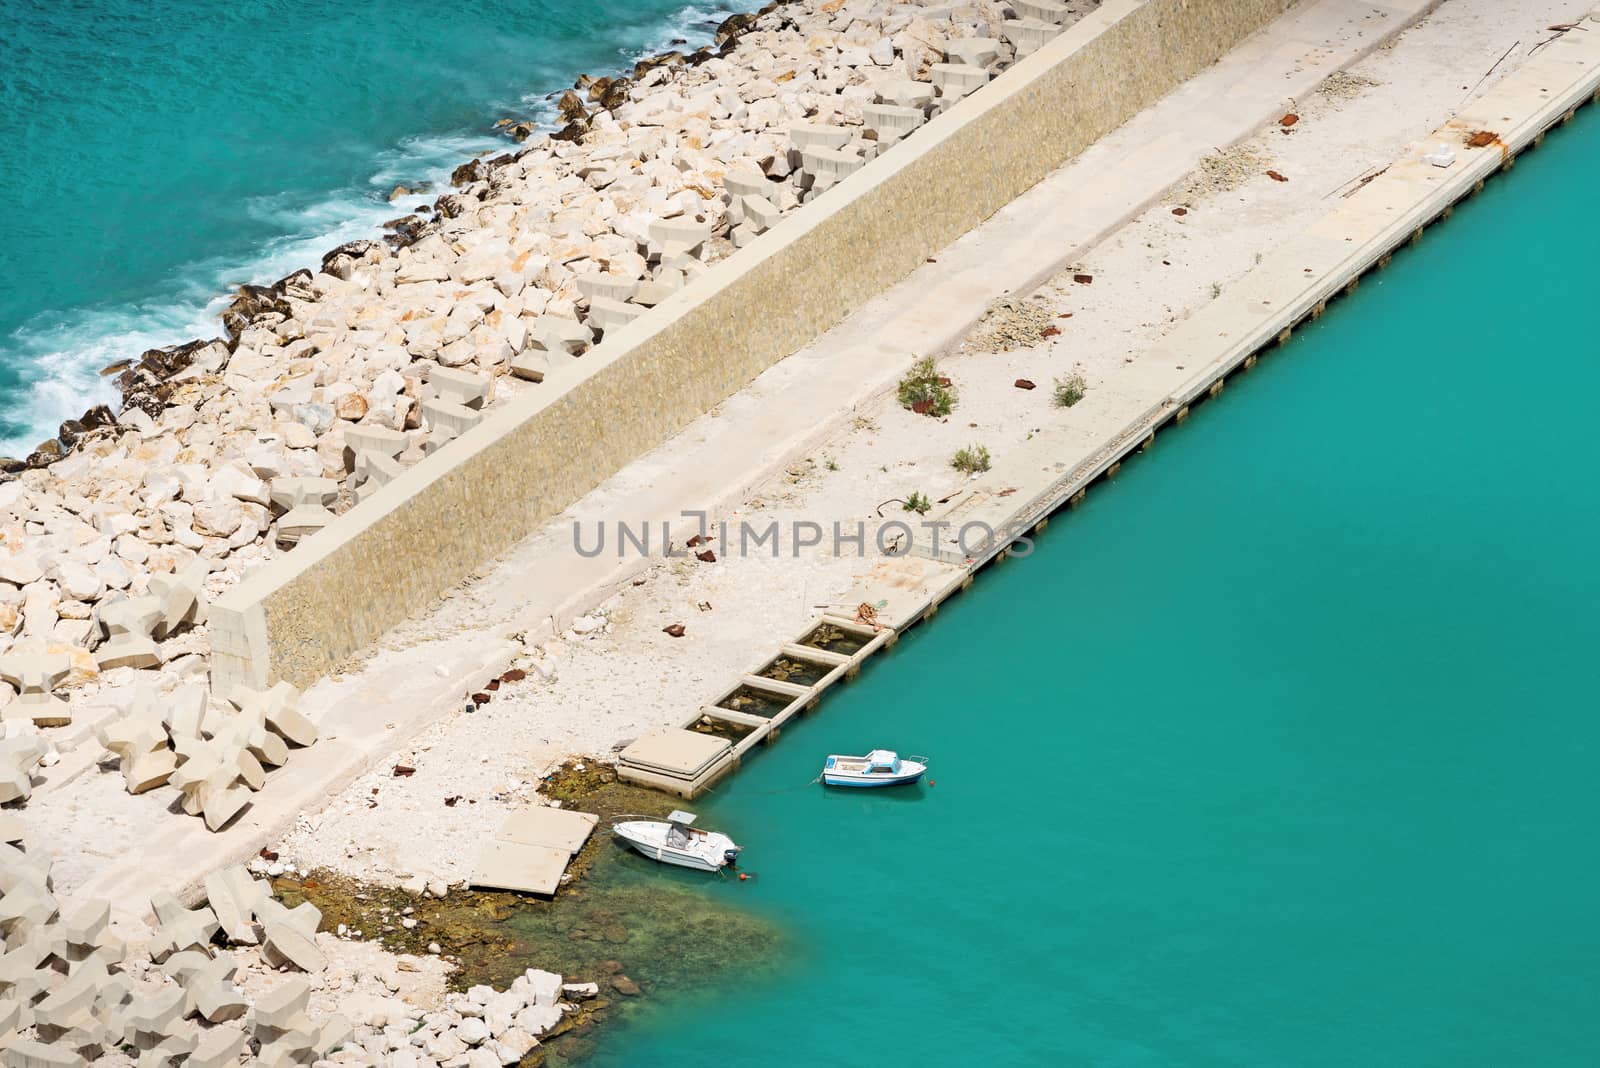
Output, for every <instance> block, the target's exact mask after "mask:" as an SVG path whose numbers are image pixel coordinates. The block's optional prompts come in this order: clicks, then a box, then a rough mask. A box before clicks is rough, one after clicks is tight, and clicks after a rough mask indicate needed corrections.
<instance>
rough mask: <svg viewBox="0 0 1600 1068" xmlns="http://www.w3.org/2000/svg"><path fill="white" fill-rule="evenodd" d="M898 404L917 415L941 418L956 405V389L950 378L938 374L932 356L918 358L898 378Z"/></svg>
mask: <svg viewBox="0 0 1600 1068" xmlns="http://www.w3.org/2000/svg"><path fill="white" fill-rule="evenodd" d="M897 395H898V397H899V398H900V405H901V407H904V408H910V409H911V410H912V411H914V412H916V413H917V414H918V415H931V416H933V417H935V418H943V417H944V416H947V415H949V414H950V411H951V409H952V408H954V407H955V406H956V390H955V387H954V386H952V385H951V384H950V380H949V379H948V378H945V377H944V376H943V375H941V374H939V368H938V365H937V364H935V363H934V359H933V357H932V356H924V357H923V358H922V359H920V360H918V361H917V362H916V363H915V364H914V365H912V368H911V370H910V371H908V372H907V373H906V376H905V377H904V378H902V379H901V380H900V389H899V391H898V394H897Z"/></svg>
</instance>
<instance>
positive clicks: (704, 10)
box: [0, 0, 729, 455]
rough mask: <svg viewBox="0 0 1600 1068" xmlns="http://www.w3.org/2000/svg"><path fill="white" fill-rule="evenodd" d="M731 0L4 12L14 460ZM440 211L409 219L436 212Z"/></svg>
mask: <svg viewBox="0 0 1600 1068" xmlns="http://www.w3.org/2000/svg"><path fill="white" fill-rule="evenodd" d="M723 7H724V5H722V4H719V3H716V2H714V0H693V2H691V3H688V4H686V3H685V0H566V2H556V0H457V2H454V3H449V4H441V3H436V2H422V0H371V2H364V3H346V2H340V0H293V2H290V0H259V2H255V3H249V4H197V3H191V2H188V0H0V185H3V186H4V188H5V190H6V235H5V240H4V241H0V279H3V281H4V284H3V285H0V453H4V452H10V453H12V454H16V453H18V452H22V453H23V454H24V455H25V454H26V450H28V449H30V448H31V447H32V446H33V445H35V444H37V442H38V441H39V440H41V439H42V438H43V437H46V436H52V435H53V434H54V433H55V429H56V427H57V425H58V424H59V423H60V421H61V420H62V419H64V418H68V417H72V416H76V415H78V414H80V413H81V412H82V411H83V409H84V408H85V407H86V406H87V405H88V404H89V403H91V402H93V401H97V400H104V399H109V398H110V397H111V396H112V392H111V390H110V389H109V388H108V387H107V386H106V384H104V383H102V382H100V381H99V380H98V379H97V376H96V374H95V372H96V371H97V370H98V369H99V368H100V367H102V366H104V365H105V364H108V363H110V362H112V361H114V360H116V359H120V358H123V357H128V356H137V355H138V354H139V353H140V352H141V351H143V350H144V349H146V348H149V347H151V346H154V345H159V344H170V343H173V342H178V341H184V340H188V339H189V338H191V337H197V336H207V337H209V336H214V335H216V334H217V333H219V332H220V328H219V326H218V324H217V321H216V317H215V312H216V310H217V309H216V308H215V307H209V308H208V305H211V304H212V303H213V301H214V299H215V298H216V297H217V296H218V294H219V293H220V292H221V290H222V289H223V288H224V287H226V286H228V285H233V284H237V283H239V282H246V281H272V280H274V279H276V278H279V277H281V276H282V275H284V274H286V273H288V272H289V271H291V270H293V269H295V268H297V267H301V266H305V265H308V264H313V265H314V264H315V262H316V261H317V259H318V258H320V256H321V254H322V252H324V251H326V250H327V249H329V248H331V247H333V246H334V245H335V244H338V243H339V242H341V241H345V240H349V239H351V238H354V237H358V236H370V235H371V234H372V233H373V228H374V227H375V226H376V225H377V224H378V223H380V222H382V221H383V220H385V219H390V218H394V217H395V216H397V215H401V214H404V211H402V210H400V209H401V207H402V206H403V205H405V204H409V203H412V202H413V198H408V199H407V200H406V201H403V202H402V204H401V205H390V204H388V203H387V202H386V201H385V200H384V199H382V196H381V194H387V193H388V191H389V190H391V189H392V188H393V187H394V186H395V185H396V184H397V183H406V184H410V185H414V184H415V183H416V181H417V180H419V179H432V180H434V181H435V182H437V181H439V180H440V179H441V178H447V177H448V175H449V172H450V169H451V168H453V167H454V166H456V165H457V164H459V163H461V162H463V161H464V160H465V159H466V158H467V157H468V156H469V155H470V154H471V153H473V152H476V151H482V150H485V149H494V150H496V151H504V150H505V149H506V148H507V146H508V145H509V144H510V143H509V142H507V141H504V140H502V139H499V138H495V137H491V136H488V135H487V133H486V131H488V129H489V128H490V126H491V125H492V123H493V122H494V120H496V119H498V118H500V117H503V116H506V115H514V116H517V117H526V116H528V115H529V114H530V113H531V112H533V113H537V112H538V111H539V110H540V109H541V108H542V106H543V104H544V96H545V95H546V94H548V93H549V92H551V91H552V90H557V89H560V88H562V87H564V86H565V85H568V84H570V83H571V81H572V79H573V78H574V77H576V76H577V75H578V74H579V73H583V72H591V73H606V72H609V71H612V70H615V69H616V68H618V67H619V66H622V65H625V64H627V63H629V62H631V59H632V58H633V57H635V56H637V55H639V54H641V53H644V52H650V51H657V50H660V49H664V48H666V47H668V46H669V45H670V44H671V43H672V42H673V41H674V40H687V41H688V42H690V43H691V44H693V45H699V44H702V43H704V42H705V41H707V40H709V38H710V34H711V31H712V30H713V29H714V28H715V25H716V23H717V22H718V21H720V20H721V19H722V18H725V17H726V16H727V14H728V13H729V12H728V11H727V10H724V9H723ZM433 196H434V194H429V195H427V196H425V197H417V198H414V200H417V201H420V200H428V201H431V200H432V199H433Z"/></svg>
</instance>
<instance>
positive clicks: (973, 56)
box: [944, 37, 1000, 68]
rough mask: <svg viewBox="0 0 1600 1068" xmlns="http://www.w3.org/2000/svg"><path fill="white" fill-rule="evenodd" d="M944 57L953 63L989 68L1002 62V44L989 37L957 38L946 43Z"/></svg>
mask: <svg viewBox="0 0 1600 1068" xmlns="http://www.w3.org/2000/svg"><path fill="white" fill-rule="evenodd" d="M944 55H945V58H946V59H947V60H949V61H950V62H951V63H965V64H966V65H967V66H969V67H984V68H987V67H989V66H990V65H992V64H994V63H998V62H999V61H1000V42H999V41H996V40H993V39H992V38H989V37H956V38H954V39H952V40H949V41H946V42H945V45H944Z"/></svg>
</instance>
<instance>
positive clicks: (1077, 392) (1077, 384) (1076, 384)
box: [1056, 375, 1089, 408]
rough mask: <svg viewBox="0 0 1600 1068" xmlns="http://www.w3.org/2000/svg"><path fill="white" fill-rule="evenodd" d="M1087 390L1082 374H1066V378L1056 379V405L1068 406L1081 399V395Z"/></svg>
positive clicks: (1058, 406) (1060, 406) (1059, 406)
mask: <svg viewBox="0 0 1600 1068" xmlns="http://www.w3.org/2000/svg"><path fill="white" fill-rule="evenodd" d="M1088 391H1089V387H1088V386H1087V385H1086V384H1085V383H1084V381H1083V376H1082V375H1068V376H1067V377H1066V378H1058V379H1056V407H1057V408H1070V407H1072V406H1073V405H1074V404H1077V403H1078V402H1079V401H1081V400H1083V395H1084V394H1085V393H1087V392H1088Z"/></svg>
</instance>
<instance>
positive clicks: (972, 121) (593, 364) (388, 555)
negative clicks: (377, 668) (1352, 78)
mask: <svg viewBox="0 0 1600 1068" xmlns="http://www.w3.org/2000/svg"><path fill="white" fill-rule="evenodd" d="M1292 2H1293V0H1112V2H1110V3H1107V4H1105V5H1104V6H1102V7H1101V8H1100V9H1099V10H1098V11H1097V12H1095V13H1093V14H1091V15H1089V16H1087V17H1085V18H1084V19H1083V20H1082V21H1081V22H1079V23H1077V24H1076V25H1074V26H1073V27H1072V28H1070V29H1069V30H1068V31H1067V32H1065V33H1063V34H1062V35H1061V36H1059V37H1058V38H1056V39H1055V40H1054V41H1051V42H1050V43H1049V44H1047V45H1045V46H1044V47H1043V48H1041V49H1040V50H1039V51H1037V52H1036V53H1034V54H1033V55H1031V56H1029V57H1028V58H1027V59H1025V60H1023V61H1022V62H1019V63H1018V64H1017V65H1016V66H1015V67H1013V68H1011V69H1010V70H1008V71H1007V72H1005V73H1004V74H1003V75H1002V76H1001V77H1000V78H998V79H997V80H996V81H995V82H993V83H992V84H990V85H988V86H986V87H984V88H983V89H982V90H981V91H979V92H977V93H976V94H974V95H973V96H971V97H969V98H967V99H965V100H963V101H961V102H960V103H958V104H956V105H955V106H954V107H952V108H951V109H950V110H948V111H947V112H945V113H944V114H942V115H940V116H939V117H937V118H936V119H934V120H933V121H932V122H930V123H929V124H928V125H927V126H926V127H924V128H923V129H922V130H920V131H918V133H917V134H916V136H914V137H913V138H912V139H911V140H909V141H908V142H906V143H905V144H904V145H902V146H899V147H898V148H896V149H895V150H894V151H892V152H890V153H888V154H886V155H884V156H882V157H880V158H878V159H877V160H875V161H873V162H872V163H871V164H869V165H868V166H866V167H864V168H863V169H862V170H861V171H859V172H858V173H856V174H855V175H853V176H851V177H849V178H847V179H845V180H844V181H843V182H841V183H840V184H839V185H838V186H837V187H835V188H834V189H833V190H831V191H830V193H829V194H828V195H827V196H825V197H823V198H821V199H819V200H817V201H815V202H813V203H809V204H807V205H806V206H805V207H804V208H802V209H801V210H800V211H798V212H796V213H794V215H793V216H792V217H790V218H787V219H786V220H785V221H784V222H783V223H781V224H780V225H779V226H777V227H776V228H775V229H773V230H772V231H770V232H769V233H768V234H766V235H764V236H763V237H762V238H760V239H758V240H757V241H755V242H754V243H753V244H751V245H749V246H748V247H746V248H744V249H742V250H740V251H739V252H738V253H736V254H735V255H733V256H731V257H730V258H728V259H727V260H724V261H723V262H721V263H719V264H717V265H716V266H715V267H713V268H712V269H711V270H710V271H708V272H707V273H706V274H705V275H704V276H702V277H701V278H700V279H698V280H697V281H695V282H693V283H691V284H690V285H688V286H687V287H685V288H684V289H683V290H682V291H680V292H679V293H678V294H676V295H674V296H673V297H672V298H670V299H668V300H667V301H665V302H663V303H662V304H661V305H659V306H658V307H657V308H656V309H655V310H654V311H652V312H650V313H649V314H646V315H643V316H641V317H640V318H639V319H637V320H635V321H634V322H633V323H631V324H629V325H627V326H624V327H620V328H618V329H616V330H614V331H611V332H610V333H609V334H608V335H607V337H606V339H605V341H604V342H603V343H602V344H601V345H600V346H598V347H597V348H595V349H594V350H592V351H591V352H589V353H588V354H586V355H585V356H584V358H583V360H582V361H581V373H580V374H578V375H576V376H575V377H574V378H573V380H572V381H571V384H570V386H569V387H568V388H567V389H566V390H565V391H564V392H561V393H543V392H540V393H534V394H528V395H526V396H525V397H521V398H518V399H517V401H516V402H515V403H513V404H511V405H509V406H507V407H505V408H503V409H500V410H498V411H496V412H494V413H493V414H492V415H490V417H489V418H487V419H485V420H484V422H483V423H481V424H480V425H478V426H477V427H475V428H473V429H472V430H470V431H468V432H467V433H466V434H464V435H463V436H462V437H461V438H459V439H458V440H456V441H455V442H453V443H452V444H451V445H450V446H449V447H448V448H445V449H442V450H440V451H439V452H437V453H435V454H434V455H432V456H430V457H429V458H427V459H426V460H424V461H423V462H421V463H420V464H418V465H417V466H416V467H413V468H411V469H409V470H408V471H406V472H405V473H404V475H403V476H401V477H399V478H397V479H396V480H395V481H393V482H392V483H390V484H389V485H387V486H385V487H383V488H382V489H381V490H379V491H378V492H377V493H376V494H374V495H373V496H372V497H370V498H369V499H367V500H366V501H364V502H362V503H361V504H360V505H359V506H358V507H356V508H354V509H352V510H351V511H350V512H349V513H347V514H346V515H344V516H343V517H341V518H340V519H339V520H338V521H337V522H336V523H334V524H332V525H330V526H329V527H327V528H326V529H324V530H323V531H321V532H320V533H319V534H317V535H316V536H315V537H313V538H311V539H309V540H307V541H306V542H305V543H304V544H302V545H301V546H300V547H299V548H298V549H296V550H295V551H294V552H293V553H291V554H289V555H288V556H286V557H283V558H280V559H278V560H276V561H274V562H272V563H270V564H268V565H267V566H265V567H262V568H261V569H259V570H258V571H256V572H254V573H253V574H251V575H249V576H248V577H247V578H246V579H245V580H244V581H243V582H241V583H240V584H239V585H238V586H236V587H235V588H234V589H232V590H231V591H229V592H228V593H227V594H226V595H224V596H223V597H222V598H221V599H219V600H218V601H217V602H216V603H215V604H214V605H213V606H212V610H211V617H210V630H211V640H212V646H213V653H212V675H213V683H214V685H215V686H216V687H217V688H218V690H219V692H224V693H226V692H228V691H229V689H231V688H232V687H233V686H235V685H237V684H239V683H247V684H251V685H263V684H266V683H269V682H271V681H276V680H279V679H285V680H288V681H290V682H293V683H295V684H296V685H301V686H304V685H308V684H310V683H311V682H314V681H315V680H316V679H318V678H320V677H321V676H323V675H324V674H326V673H327V672H328V671H329V670H330V669H331V668H333V667H334V666H335V665H336V664H338V663H339V662H340V661H341V660H343V659H344V658H345V657H347V656H349V655H350V654H352V653H354V652H356V651H358V650H360V649H361V648H363V647H365V646H366V645H368V644H370V643H371V642H372V641H374V640H375V639H377V638H378V637H379V636H380V635H382V634H383V633H384V632H385V631H387V630H388V629H389V628H390V627H392V626H393V625H395V624H396V623H398V622H399V621H401V620H402V619H404V618H405V617H407V616H409V615H411V614H413V613H415V612H417V611H418V610H420V609H421V608H423V607H424V606H426V605H427V604H428V603H429V602H430V601H431V600H432V599H433V598H435V597H437V596H439V595H440V594H442V593H443V592H444V591H446V590H447V589H449V588H450V587H451V586H453V585H455V584H457V583H459V582H460V581H462V580H463V579H465V578H466V577H468V576H469V575H470V574H471V573H472V572H473V570H474V569H475V568H476V567H478V566H479V565H481V564H482V563H483V562H485V561H486V560H489V559H491V558H493V557H494V556H496V555H498V554H499V553H501V552H503V551H505V550H506V549H507V548H509V547H510V546H511V545H512V544H514V543H515V542H516V541H518V540H520V539H521V538H522V537H524V536H526V535H527V534H529V533H531V532H532V531H533V530H535V529H536V528H537V526H538V525H539V524H540V523H542V522H545V521H547V520H548V519H550V518H551V517H553V516H555V515H556V514H558V513H559V512H560V511H561V510H562V509H564V508H565V507H567V506H568V505H570V504H571V503H572V502H573V501H575V500H577V499H578V498H580V497H581V496H583V494H585V493H587V492H588V491H589V490H591V489H593V488H594V487H595V486H597V485H599V484H600V483H601V482H602V481H604V480H605V479H606V478H607V477H609V476H610V475H611V474H613V473H614V472H615V471H617V470H618V469H620V468H621V467H623V466H624V465H625V464H627V463H628V462H629V461H630V460H632V459H633V458H634V457H636V456H638V455H640V454H641V453H643V452H645V451H647V450H648V449H650V448H653V447H655V446H656V445H659V444H660V443H661V442H662V441H664V440H666V438H668V437H669V436H670V435H671V434H673V433H674V432H676V431H677V430H678V429H680V428H681V427H682V426H684V425H685V424H686V423H688V422H689V421H690V420H691V419H693V418H695V417H696V416H698V415H700V414H701V413H703V412H705V411H706V410H708V409H709V408H711V407H712V406H714V405H715V404H717V403H719V402H720V401H722V400H724V399H725V398H726V397H728V396H729V395H730V394H732V393H734V392H735V391H737V390H738V389H740V388H741V387H743V386H744V385H745V384H747V383H748V382H749V381H751V380H752V379H753V378H754V377H755V376H756V375H757V374H759V373H760V372H761V371H762V370H764V369H766V368H767V367H769V366H771V365H772V364H773V363H775V362H776V361H778V360H780V359H782V358H783V357H784V356H786V355H788V354H789V353H791V352H793V351H795V350H796V349H798V348H800V347H801V346H802V345H804V344H805V343H806V342H808V341H809V340H811V339H812V338H814V337H815V336H817V335H818V334H820V333H822V332H823V331H825V330H826V329H828V328H829V327H830V326H832V325H833V324H835V323H836V322H838V321H839V320H841V319H842V318H844V317H845V316H846V315H848V314H849V313H850V312H851V311H852V310H853V309H855V308H857V307H859V306H860V305H861V304H863V303H864V302H865V301H867V300H868V299H869V298H871V297H872V296H874V295H876V294H877V293H879V292H880V291H882V290H883V289H885V288H887V287H888V286H889V285H891V284H893V283H894V282H896V281H898V280H899V279H901V278H903V277H905V276H906V275H907V274H909V273H910V272H911V271H912V270H913V269H914V268H915V267H916V266H917V265H918V264H920V263H921V262H923V260H924V259H925V258H926V257H927V256H929V255H931V254H932V253H933V252H935V251H937V250H938V249H940V248H942V247H944V246H945V245H947V244H949V243H950V242H951V241H953V240H955V239H956V238H957V237H959V236H961V235H962V234H963V233H965V232H966V231H967V230H969V229H971V228H972V227H974V226H975V225H977V224H978V223H980V222H981V221H983V220H984V219H985V218H987V217H988V216H989V215H991V214H993V213H994V212H995V211H997V210H998V209H999V208H1001V207H1002V206H1004V205H1005V204H1006V203H1008V202H1009V201H1010V200H1012V199H1013V198H1015V197H1016V196H1017V195H1019V194H1021V193H1022V192H1024V191H1025V190H1027V189H1028V188H1029V187H1031V186H1032V185H1034V184H1035V183H1036V182H1038V181H1039V180H1040V179H1041V178H1043V177H1044V176H1045V175H1046V174H1048V173H1049V172H1050V171H1051V170H1052V169H1054V168H1055V167H1057V166H1059V165H1060V164H1061V163H1062V162H1064V161H1065V160H1068V159H1070V158H1072V157H1073V156H1075V155H1077V154H1078V153H1079V152H1081V151H1082V150H1083V149H1085V148H1087V147H1088V146H1089V145H1091V144H1093V143H1094V141H1096V140H1097V139H1099V138H1100V137H1102V136H1103V135H1105V134H1106V133H1108V132H1110V131H1111V130H1113V129H1115V128H1116V127H1117V126H1119V125H1120V124H1121V123H1122V122H1124V121H1126V120H1127V119H1128V118H1129V117H1131V116H1132V115H1134V114H1135V113H1137V112H1138V111H1139V110H1140V109H1142V108H1143V107H1145V106H1146V105H1148V104H1150V103H1152V102H1153V101H1154V100H1156V99H1158V98H1159V97H1160V96H1162V95H1163V94H1164V93H1166V92H1167V91H1169V90H1171V89H1172V88H1174V87H1175V86H1177V85H1178V84H1180V83H1181V82H1183V81H1184V80H1185V79H1187V78H1188V77H1190V76H1192V75H1193V74H1194V73H1196V72H1197V71H1199V70H1201V69H1203V68H1204V67H1205V66H1207V65H1209V64H1210V63H1212V62H1214V61H1215V60H1216V59H1217V58H1218V57H1220V56H1221V55H1222V54H1223V53H1225V52H1227V51H1228V50H1229V49H1230V48H1232V47H1233V46H1234V45H1236V44H1237V43H1238V42H1239V41H1240V40H1242V39H1243V38H1244V37H1246V36H1248V35H1249V34H1250V33H1252V32H1253V31H1255V30H1256V29H1258V28H1260V27H1261V26H1263V25H1265V24H1266V23H1267V22H1269V21H1270V20H1272V19H1273V18H1275V17H1276V16H1278V15H1279V14H1281V13H1282V12H1283V11H1284V10H1286V9H1287V8H1288V7H1289V6H1290V5H1291V4H1292Z"/></svg>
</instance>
